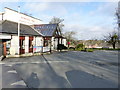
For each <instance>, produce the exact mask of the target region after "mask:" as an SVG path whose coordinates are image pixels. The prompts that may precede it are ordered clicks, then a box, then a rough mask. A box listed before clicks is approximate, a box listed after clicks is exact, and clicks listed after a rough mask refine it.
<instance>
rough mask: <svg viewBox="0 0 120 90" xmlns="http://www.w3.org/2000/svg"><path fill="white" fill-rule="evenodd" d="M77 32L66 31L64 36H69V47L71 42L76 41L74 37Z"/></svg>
mask: <svg viewBox="0 0 120 90" xmlns="http://www.w3.org/2000/svg"><path fill="white" fill-rule="evenodd" d="M75 34H76V32H74V31H68V32H65V33H64V37H66V38H67V42H68V48H69V42H71V43H75V37H74V35H75Z"/></svg>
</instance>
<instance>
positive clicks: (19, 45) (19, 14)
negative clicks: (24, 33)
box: [18, 6, 20, 55]
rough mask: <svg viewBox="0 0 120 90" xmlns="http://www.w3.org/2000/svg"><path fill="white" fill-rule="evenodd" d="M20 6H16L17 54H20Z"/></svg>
mask: <svg viewBox="0 0 120 90" xmlns="http://www.w3.org/2000/svg"><path fill="white" fill-rule="evenodd" d="M19 38H20V6H18V55H19V54H20V51H19V50H20V39H19Z"/></svg>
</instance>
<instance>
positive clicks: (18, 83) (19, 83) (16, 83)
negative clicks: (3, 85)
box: [11, 80, 26, 86]
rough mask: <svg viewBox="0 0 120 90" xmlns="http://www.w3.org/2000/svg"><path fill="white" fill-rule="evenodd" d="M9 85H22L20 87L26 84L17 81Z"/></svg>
mask: <svg viewBox="0 0 120 90" xmlns="http://www.w3.org/2000/svg"><path fill="white" fill-rule="evenodd" d="M11 85H12V86H13V85H22V86H26V84H25V83H24V81H23V80H21V81H17V82H15V83H12V84H11Z"/></svg>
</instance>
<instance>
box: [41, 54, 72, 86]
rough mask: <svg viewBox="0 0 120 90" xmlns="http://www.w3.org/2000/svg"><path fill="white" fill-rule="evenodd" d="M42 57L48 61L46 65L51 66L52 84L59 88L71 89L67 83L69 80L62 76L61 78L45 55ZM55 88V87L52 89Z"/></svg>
mask: <svg viewBox="0 0 120 90" xmlns="http://www.w3.org/2000/svg"><path fill="white" fill-rule="evenodd" d="M42 57H43V58H44V60H45V61H46V63H47V64H48V66H49V69H50V73H51V74H49V77H50V78H51V83H52V82H54V83H56V86H55V87H57V88H70V87H71V86H70V85H69V83H68V82H67V80H66V79H65V78H63V77H61V76H59V75H58V74H57V73H56V72H55V71H54V69H53V68H52V66H51V65H50V64H49V62H48V60H47V59H46V58H45V57H44V55H42ZM52 88H54V87H52Z"/></svg>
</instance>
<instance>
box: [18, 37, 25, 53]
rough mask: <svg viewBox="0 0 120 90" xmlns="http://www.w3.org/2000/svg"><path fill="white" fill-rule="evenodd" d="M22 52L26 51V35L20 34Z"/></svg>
mask: <svg viewBox="0 0 120 90" xmlns="http://www.w3.org/2000/svg"><path fill="white" fill-rule="evenodd" d="M19 43H20V54H24V53H25V36H20V42H19Z"/></svg>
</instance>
